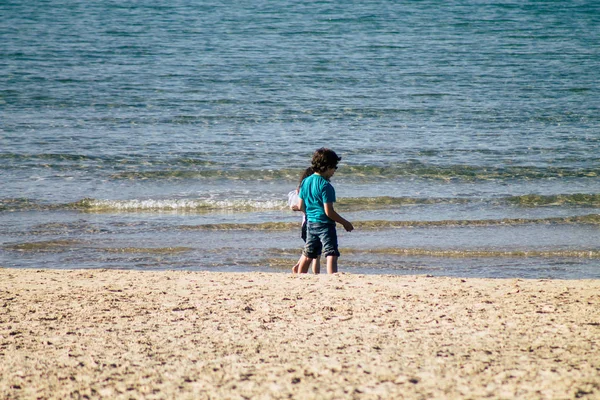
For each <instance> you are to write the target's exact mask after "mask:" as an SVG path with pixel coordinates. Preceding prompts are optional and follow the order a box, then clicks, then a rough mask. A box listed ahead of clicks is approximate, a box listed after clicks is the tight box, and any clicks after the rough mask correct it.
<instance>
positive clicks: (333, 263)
mask: <svg viewBox="0 0 600 400" xmlns="http://www.w3.org/2000/svg"><path fill="white" fill-rule="evenodd" d="M337 260H338V258H337V256H327V273H328V274H335V273H336V272H338V267H337Z"/></svg>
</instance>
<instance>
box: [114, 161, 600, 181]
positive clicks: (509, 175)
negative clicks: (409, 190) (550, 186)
mask: <svg viewBox="0 0 600 400" xmlns="http://www.w3.org/2000/svg"><path fill="white" fill-rule="evenodd" d="M186 163H188V164H189V163H190V160H187V161H186ZM191 165H194V164H191ZM198 166H199V167H200V165H198ZM299 175H300V170H299V169H294V168H283V169H224V168H214V169H213V168H199V169H187V168H185V169H168V170H153V171H144V170H139V171H122V172H117V173H114V174H112V175H110V178H111V179H115V180H148V179H150V180H172V179H228V180H251V181H255V180H257V179H260V180H286V181H296V179H297V178H298V176H299ZM599 175H600V169H594V168H587V169H585V168H583V169H582V168H567V167H528V166H512V167H488V166H481V165H475V166H469V165H434V164H424V163H409V162H407V163H399V164H391V165H382V166H376V165H343V166H342V168H340V169H339V171H338V172H337V173H336V176H337V177H339V178H347V179H351V180H358V181H366V182H375V181H380V180H390V179H391V180H393V179H400V178H418V179H426V180H440V181H451V180H462V181H468V182H471V181H490V180H511V179H527V180H534V179H564V178H589V177H598V176H599Z"/></svg>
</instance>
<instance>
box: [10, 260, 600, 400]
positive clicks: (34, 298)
mask: <svg viewBox="0 0 600 400" xmlns="http://www.w3.org/2000/svg"><path fill="white" fill-rule="evenodd" d="M599 310H600V281H598V280H577V281H550V280H518V279H511V280H490V279H456V278H438V277H436V278H434V277H427V276H387V275H386V276H382V275H379V276H372V275H351V274H336V275H330V276H327V275H320V276H314V275H304V276H294V275H291V274H281V273H273V274H269V273H212V272H174V271H162V272H141V271H115V270H70V271H67V270H32V269H0V360H1V362H0V397H1V398H3V399H34V398H42V399H43V398H53V399H62V398H122V399H129V398H148V399H153V398H156V399H164V398H167V399H170V398H177V399H221V398H224V399H228V398H231V399H243V398H247V399H250V398H251V399H270V398H295V399H329V398H331V399H334V398H335V399H341V398H357V399H363V398H364V399H375V398H381V399H391V398H408V399H430V398H460V399H480V398H506V399H510V398H523V399H538V398H540V399H541V398H543V399H571V398H588V399H598V398H600V312H599Z"/></svg>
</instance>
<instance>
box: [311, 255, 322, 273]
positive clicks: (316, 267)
mask: <svg viewBox="0 0 600 400" xmlns="http://www.w3.org/2000/svg"><path fill="white" fill-rule="evenodd" d="M312 270H313V274H315V275H316V274H320V273H321V257H317V258H315V259H314V260H313V262H312Z"/></svg>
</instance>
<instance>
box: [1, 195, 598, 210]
mask: <svg viewBox="0 0 600 400" xmlns="http://www.w3.org/2000/svg"><path fill="white" fill-rule="evenodd" d="M470 203H482V204H486V203H488V204H493V205H510V206H519V207H564V206H569V207H590V208H597V207H600V194H596V193H592V194H584V193H575V194H558V195H537V194H527V195H521V196H509V197H501V198H488V199H482V198H471V197H391V196H378V197H345V198H339V199H338V201H337V203H336V207H339V209H340V210H341V211H368V210H384V209H388V208H394V207H403V206H412V205H437V204H449V205H453V204H470ZM25 210H38V211H43V210H81V211H87V212H194V213H210V212H221V211H233V212H249V211H278V210H281V211H283V210H287V202H286V201H285V200H283V199H282V200H267V201H265V200H262V201H261V200H252V199H243V200H242V199H231V200H227V199H225V200H213V199H160V200H157V199H132V200H102V199H93V198H85V199H82V200H79V201H76V202H73V203H66V204H48V203H45V202H42V201H39V200H36V199H28V198H12V199H10V198H9V199H0V212H2V211H25Z"/></svg>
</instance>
